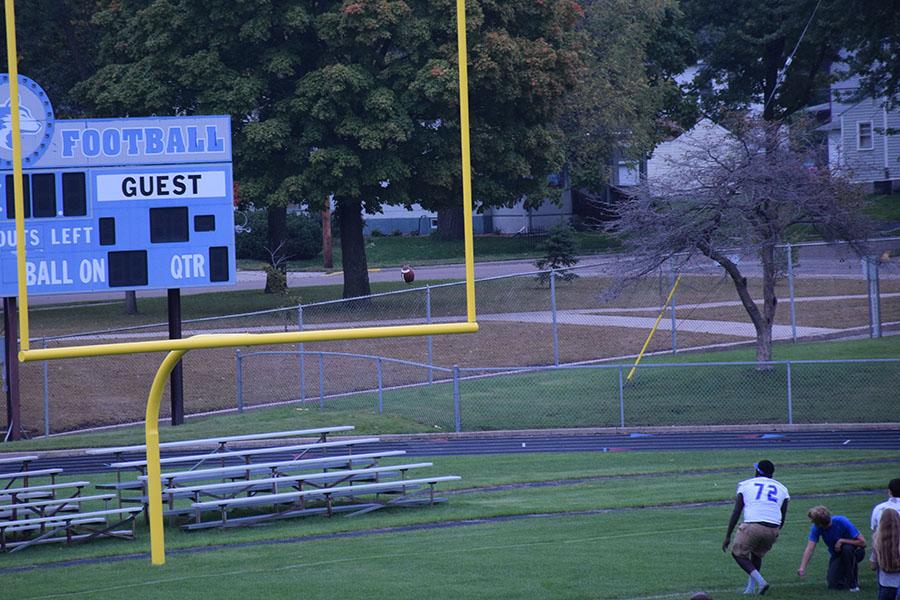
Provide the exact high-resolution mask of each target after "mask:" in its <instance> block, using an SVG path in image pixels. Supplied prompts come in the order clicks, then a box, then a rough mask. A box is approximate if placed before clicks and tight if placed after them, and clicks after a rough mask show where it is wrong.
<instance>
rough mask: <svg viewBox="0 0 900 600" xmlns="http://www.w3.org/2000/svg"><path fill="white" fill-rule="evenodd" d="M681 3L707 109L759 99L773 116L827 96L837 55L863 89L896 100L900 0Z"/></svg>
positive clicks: (716, 111) (733, 106)
mask: <svg viewBox="0 0 900 600" xmlns="http://www.w3.org/2000/svg"><path fill="white" fill-rule="evenodd" d="M683 6H684V8H685V12H686V14H687V15H688V20H689V22H690V23H691V27H692V29H693V30H694V32H695V34H696V39H697V44H698V56H699V58H700V59H702V61H703V63H702V67H701V68H700V71H699V77H698V79H697V81H696V84H697V88H698V91H699V92H700V93H701V95H702V97H703V99H704V105H705V108H706V110H707V112H708V113H710V114H722V113H723V112H727V111H728V110H734V109H738V108H741V107H746V106H748V105H749V104H751V103H757V104H760V105H763V106H764V112H763V117H764V118H765V119H766V120H773V119H776V118H784V117H786V116H789V115H791V114H793V113H794V112H796V111H797V110H800V109H802V108H803V107H805V106H808V105H809V104H812V103H816V102H824V101H827V96H825V94H824V92H825V91H826V90H827V89H828V84H829V73H828V68H829V66H830V65H831V64H832V63H833V62H835V61H846V62H847V63H848V66H849V70H848V71H847V76H851V75H859V76H860V86H861V87H860V90H859V93H860V94H861V95H863V96H864V95H869V96H871V97H876V98H877V97H881V98H884V99H886V101H887V103H888V105H893V104H896V102H897V100H898V93H900V36H898V35H897V32H898V30H900V2H898V0H887V1H884V2H879V1H866V2H859V1H858V0H764V1H762V2H743V1H741V0H684V2H683ZM795 49H796V53H795ZM842 50H843V51H846V53H843V54H842V52H841V51H842ZM847 53H849V54H847ZM788 58H790V62H788Z"/></svg>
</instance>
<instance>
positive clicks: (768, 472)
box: [753, 460, 775, 477]
mask: <svg viewBox="0 0 900 600" xmlns="http://www.w3.org/2000/svg"><path fill="white" fill-rule="evenodd" d="M753 466H754V467H756V472H757V473H758V474H759V475H762V476H763V477H771V476H772V475H774V474H775V465H773V464H772V461H770V460H761V461H759V462H758V463H756V464H755V465H753Z"/></svg>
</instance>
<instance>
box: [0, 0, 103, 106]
mask: <svg viewBox="0 0 900 600" xmlns="http://www.w3.org/2000/svg"><path fill="white" fill-rule="evenodd" d="M15 8H16V48H17V54H18V57H19V63H20V65H19V70H20V73H21V74H22V75H26V76H28V77H30V78H31V79H33V80H34V81H36V82H38V83H39V84H40V85H41V87H42V88H43V89H44V91H46V92H47V95H48V96H49V97H50V99H51V101H52V102H53V110H54V114H55V115H56V117H57V118H67V119H72V118H83V117H86V116H88V111H87V107H86V106H84V104H83V103H81V102H79V100H78V99H77V98H76V97H75V96H74V95H73V94H72V90H73V88H74V87H75V85H76V84H77V83H78V82H80V81H83V80H85V79H87V78H88V77H90V76H91V75H93V73H94V72H95V71H96V69H97V52H98V48H97V37H98V36H97V30H96V27H95V26H94V25H93V24H92V23H91V18H92V16H93V14H94V10H95V3H94V2H93V1H91V0H35V1H33V2H20V3H18V4H17V5H16V7H15ZM0 22H2V23H3V26H4V28H5V25H6V18H5V15H0ZM2 48H3V49H2V51H0V56H2V60H3V65H4V69H3V70H4V71H5V70H6V67H5V65H6V44H2Z"/></svg>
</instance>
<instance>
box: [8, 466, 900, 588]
mask: <svg viewBox="0 0 900 600" xmlns="http://www.w3.org/2000/svg"><path fill="white" fill-rule="evenodd" d="M763 457H768V458H770V459H771V460H773V461H774V462H775V463H776V465H778V470H777V471H776V476H777V478H778V479H779V480H780V481H782V482H783V483H784V484H785V485H787V486H788V487H789V489H790V490H791V494H792V498H793V499H792V501H791V508H790V511H789V518H788V522H787V525H786V527H785V530H784V532H783V534H782V536H781V538H780V539H779V542H778V544H777V545H776V546H775V549H774V550H773V551H772V553H771V554H770V556H769V557H768V558H767V559H766V563H765V565H764V569H763V572H764V574H765V575H766V576H767V578H768V579H769V581H770V582H771V583H772V584H773V588H772V592H770V593H771V594H772V597H774V598H784V599H786V600H800V599H812V598H830V597H832V596H835V597H837V596H836V594H830V593H828V592H827V591H826V590H825V584H824V565H825V563H826V562H827V558H826V555H827V552H825V551H823V549H822V548H820V549H819V550H818V552H817V554H816V556H815V557H814V559H813V563H812V564H811V566H810V569H809V573H810V575H808V576H807V578H805V579H802V580H801V579H799V578H797V576H796V575H795V573H794V570H795V569H796V565H797V564H798V563H799V560H800V555H801V553H802V550H803V546H804V545H805V537H806V533H807V531H808V525H807V523H806V519H805V518H804V517H803V514H804V513H805V511H806V509H807V508H808V507H809V506H812V505H814V504H818V503H825V504H827V505H828V506H829V507H831V508H832V510H833V511H834V512H836V513H839V514H845V515H847V516H848V517H850V519H851V520H853V521H854V522H855V523H857V525H860V526H861V528H865V526H866V524H867V522H868V513H869V511H870V510H871V507H872V505H874V504H876V503H877V502H880V501H881V500H882V499H883V497H884V491H883V489H882V488H883V487H884V485H885V484H886V482H887V481H888V480H889V479H890V478H892V477H895V476H896V473H897V468H898V465H900V458H898V457H897V455H896V452H889V451H853V450H841V451H790V450H782V449H775V448H772V449H768V450H767V451H765V452H761V451H721V452H715V453H711V452H665V453H657V452H629V453H574V454H516V455H497V456H477V457H438V458H435V459H432V460H433V462H434V463H435V465H436V466H435V467H434V469H436V470H439V471H440V472H441V473H455V474H459V475H461V476H462V477H463V479H462V481H460V482H458V485H456V486H455V490H454V491H453V493H449V494H447V497H448V498H449V501H448V502H447V503H445V504H442V505H438V506H435V507H428V508H421V509H406V510H404V509H392V510H385V511H379V512H377V513H374V514H371V515H367V516H365V517H359V518H345V517H335V518H332V519H326V518H321V517H312V518H307V519H302V520H292V521H282V522H279V523H273V524H271V525H268V526H265V527H254V528H243V529H227V530H215V531H205V532H198V533H185V532H182V531H179V530H176V529H173V528H171V527H170V528H168V529H167V533H166V535H167V548H168V562H167V564H166V565H165V566H164V567H157V568H154V567H151V565H150V563H149V559H148V557H147V556H146V555H145V554H144V553H145V552H146V551H147V550H148V544H149V540H148V535H147V531H146V529H145V526H144V525H143V524H140V526H139V530H138V538H137V539H136V540H134V541H130V542H125V541H119V540H110V541H100V542H93V543H91V544H86V545H83V546H73V547H62V546H44V547H36V548H29V549H27V550H26V551H24V552H22V553H19V554H14V555H0V578H2V581H3V590H4V594H5V597H10V598H16V599H17V600H24V599H38V598H124V597H129V596H130V597H137V598H166V599H170V598H172V597H175V596H178V597H192V598H229V599H230V598H246V597H264V598H286V597H296V596H300V595H302V596H304V597H310V598H325V597H329V596H333V595H338V596H340V597H341V598H347V599H357V598H359V599H364V598H365V599H369V598H387V597H391V598H400V599H403V598H410V599H412V598H420V597H422V596H428V597H433V598H438V599H443V598H447V599H450V598H453V599H464V600H465V599H469V598H471V599H476V598H479V599H480V598H530V597H534V596H540V597H541V598H550V599H557V598H558V599H569V598H584V599H588V598H591V599H626V598H634V599H637V598H673V599H676V598H685V599H687V598H690V596H691V594H692V593H694V592H696V591H699V590H706V591H707V592H710V593H711V594H712V595H713V597H714V598H716V599H717V600H718V599H723V598H725V599H729V598H737V597H738V596H739V594H738V592H739V590H740V589H741V587H742V585H743V583H744V581H745V577H744V576H743V575H742V572H741V571H740V570H739V569H738V567H737V566H736V565H734V563H733V562H732V560H731V559H730V557H728V556H726V555H723V553H722V551H721V548H720V546H721V540H722V536H723V534H724V530H725V525H726V524H727V520H728V515H729V514H730V507H731V498H732V495H733V492H734V487H735V484H736V482H737V481H738V480H740V479H742V478H745V477H747V476H750V475H751V467H750V464H751V463H752V462H754V461H756V460H759V459H760V458H763ZM92 479H97V478H92ZM865 533H866V534H868V532H867V531H866V532H865ZM867 537H868V535H867ZM861 573H862V575H861V580H862V587H863V593H864V594H867V595H873V594H874V587H873V586H874V584H873V578H872V575H871V573H870V572H868V571H862V572H861Z"/></svg>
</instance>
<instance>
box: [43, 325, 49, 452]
mask: <svg viewBox="0 0 900 600" xmlns="http://www.w3.org/2000/svg"><path fill="white" fill-rule="evenodd" d="M41 347H42V348H46V347H47V338H43V339H42V340H41ZM43 369H44V437H50V362H49V361H46V360H45V361H44V367H43Z"/></svg>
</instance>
